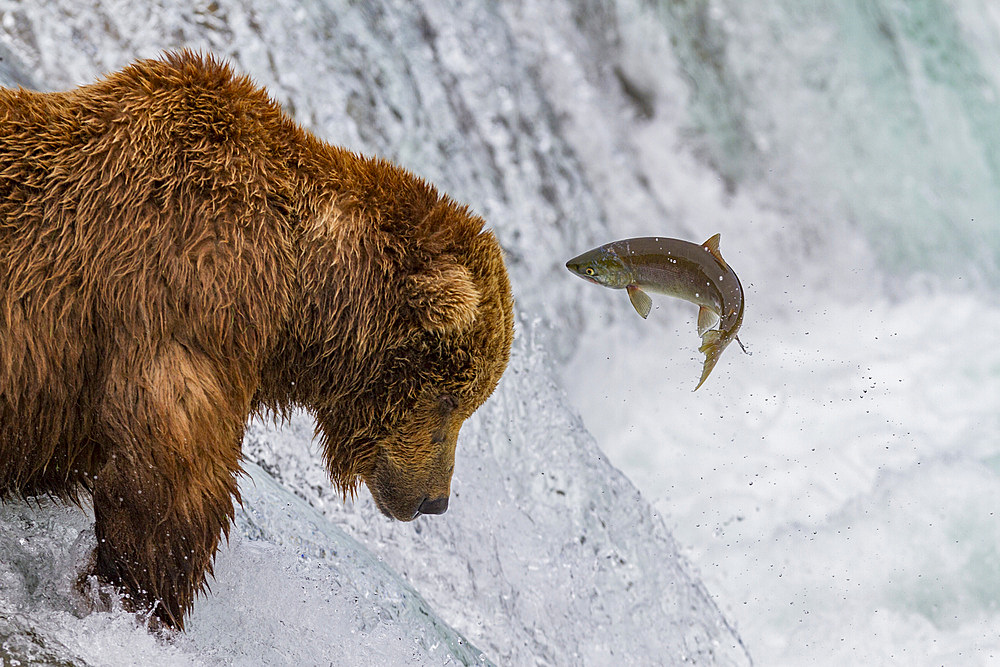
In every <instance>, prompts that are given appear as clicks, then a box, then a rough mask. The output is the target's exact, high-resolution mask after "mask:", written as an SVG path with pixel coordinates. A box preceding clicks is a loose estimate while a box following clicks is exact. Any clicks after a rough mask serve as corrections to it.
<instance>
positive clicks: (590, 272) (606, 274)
mask: <svg viewBox="0 0 1000 667" xmlns="http://www.w3.org/2000/svg"><path fill="white" fill-rule="evenodd" d="M566 268H567V269H569V270H570V271H572V272H573V273H575V274H576V275H578V276H580V277H581V278H583V279H584V280H589V281H590V282H592V283H596V284H598V285H603V286H604V287H611V288H615V289H621V288H624V287H627V286H628V285H630V284H632V282H633V278H632V272H631V271H629V269H628V267H627V266H625V263H624V262H623V261H622V259H621V257H619V256H618V253H616V252H615V251H614V249H613V248H609V247H607V246H601V247H600V248H594V249H593V250H588V251H587V252H585V253H583V254H582V255H579V256H577V257H574V258H573V259H571V260H569V261H568V262H566Z"/></svg>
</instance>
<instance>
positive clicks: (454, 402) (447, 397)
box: [438, 394, 458, 412]
mask: <svg viewBox="0 0 1000 667" xmlns="http://www.w3.org/2000/svg"><path fill="white" fill-rule="evenodd" d="M438 402H439V403H441V407H442V408H443V409H445V410H447V411H448V412H451V411H452V410H454V409H455V408H457V407H458V399H457V398H455V397H454V396H452V395H451V394H441V395H440V396H438Z"/></svg>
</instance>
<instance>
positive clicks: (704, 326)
mask: <svg viewBox="0 0 1000 667" xmlns="http://www.w3.org/2000/svg"><path fill="white" fill-rule="evenodd" d="M718 321H719V314H718V313H716V312H715V311H713V310H712V309H711V308H708V307H706V306H702V307H700V308H699V309H698V335H699V336H704V335H705V332H706V331H708V330H709V329H711V328H712V327H714V326H715V323H716V322H718Z"/></svg>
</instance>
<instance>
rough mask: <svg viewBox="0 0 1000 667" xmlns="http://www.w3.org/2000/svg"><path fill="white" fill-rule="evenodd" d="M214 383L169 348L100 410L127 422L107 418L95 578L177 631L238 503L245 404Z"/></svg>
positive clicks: (96, 493)
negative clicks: (106, 454)
mask: <svg viewBox="0 0 1000 667" xmlns="http://www.w3.org/2000/svg"><path fill="white" fill-rule="evenodd" d="M217 377H218V376H217V375H216V374H215V373H213V372H212V371H211V369H210V368H209V365H208V364H207V362H206V361H205V360H204V358H203V357H200V356H198V355H195V354H193V353H191V352H190V351H188V349H187V348H185V347H181V346H176V347H175V348H174V349H173V350H172V351H170V352H169V354H167V355H163V356H161V357H160V358H159V359H157V360H156V362H155V363H154V364H151V366H150V367H149V368H147V369H145V372H140V373H138V374H133V375H132V381H128V382H122V383H121V384H120V385H119V386H120V387H121V389H120V390H119V391H117V392H115V393H117V394H118V395H117V396H114V397H109V406H107V407H106V412H108V411H110V412H109V414H115V413H117V414H118V415H125V416H124V417H118V418H111V419H109V421H110V422H112V424H111V428H110V430H111V431H112V437H111V438H110V439H111V440H112V443H111V445H112V447H111V452H110V456H109V457H108V460H107V463H106V464H105V466H104V467H103V469H102V470H101V471H100V472H99V473H98V475H97V479H96V480H95V482H94V489H93V498H94V515H95V519H96V525H95V532H96V537H97V550H96V554H95V561H94V570H95V573H96V574H97V577H98V580H99V581H101V582H104V583H110V584H112V585H114V586H116V587H117V588H118V589H119V590H121V591H122V592H123V593H125V594H126V599H127V601H128V602H127V604H128V605H129V606H130V607H132V608H133V609H134V610H139V609H149V608H152V614H153V616H155V617H156V618H157V619H159V621H161V622H162V623H163V624H165V625H167V626H170V627H176V628H179V629H183V626H184V614H185V613H186V612H187V611H188V610H189V609H190V608H191V606H192V604H193V602H194V597H195V595H196V594H197V593H198V592H199V591H200V590H201V589H202V588H203V587H204V585H205V579H206V575H207V574H211V573H212V562H213V559H214V556H215V551H216V548H217V547H218V544H219V539H220V536H221V535H223V534H224V535H226V537H227V538H228V535H229V525H230V523H231V520H232V517H233V498H236V500H237V501H238V500H239V490H238V487H237V483H236V475H237V474H238V473H239V472H240V467H239V460H240V456H241V449H240V448H241V441H242V432H243V424H244V420H245V418H246V405H245V403H247V402H248V399H247V398H246V397H245V395H241V396H235V395H233V393H234V392H232V391H228V392H227V391H223V390H222V386H223V385H222V384H221V383H220V382H218V381H217V380H216V378H217ZM144 380H145V381H144ZM244 394H245V392H244ZM241 403H243V404H244V405H239V404H241Z"/></svg>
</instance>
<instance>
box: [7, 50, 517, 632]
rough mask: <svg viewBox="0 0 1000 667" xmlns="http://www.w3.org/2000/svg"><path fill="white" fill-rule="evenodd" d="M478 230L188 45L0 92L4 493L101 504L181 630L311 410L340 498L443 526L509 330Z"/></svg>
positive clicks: (110, 571)
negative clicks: (48, 85)
mask: <svg viewBox="0 0 1000 667" xmlns="http://www.w3.org/2000/svg"><path fill="white" fill-rule="evenodd" d="M482 226H483V221H482V219H480V218H478V217H476V216H474V215H472V214H471V213H470V212H469V211H468V210H467V209H466V208H464V207H461V206H458V205H456V204H455V203H454V202H452V201H451V200H450V199H448V198H447V197H445V196H442V195H439V194H438V193H437V192H436V191H435V190H434V188H432V187H431V186H430V185H428V184H427V183H425V182H423V181H421V180H420V179H418V178H416V177H414V176H413V175H411V174H409V173H407V172H406V171H404V170H402V169H400V168H398V167H395V166H393V165H391V164H389V163H388V162H385V161H382V160H376V159H369V158H364V157H360V156H358V155H355V154H352V153H350V152H347V151H345V150H342V149H339V148H336V147H334V146H330V145H328V144H325V143H322V142H320V141H319V140H317V139H316V138H315V137H313V136H312V135H310V134H309V133H307V132H305V131H303V130H302V129H300V128H299V127H297V126H296V125H295V124H294V123H293V122H292V121H291V120H290V119H289V118H288V117H287V116H285V115H284V114H283V113H282V111H281V109H280V108H279V107H278V105H277V104H276V103H274V102H273V101H272V100H271V99H269V97H268V96H267V94H266V93H265V92H264V91H263V90H261V89H260V88H258V87H257V86H255V85H254V84H253V83H252V82H251V81H250V80H249V79H247V78H245V77H240V76H235V75H234V74H233V73H232V72H231V70H230V69H229V68H228V66H226V65H223V64H220V63H218V62H216V61H214V60H212V59H209V58H203V57H200V56H197V55H194V54H191V53H188V52H184V53H179V54H173V55H168V56H166V57H165V58H164V59H163V60H157V61H143V62H139V63H137V64H135V65H133V66H131V67H128V68H127V69H125V70H123V71H121V72H118V73H116V74H113V75H111V76H110V77H108V78H106V79H104V80H102V81H99V82H97V83H95V84H93V85H89V86H85V87H81V88H78V89H76V90H73V91H70V92H63V93H47V94H42V93H36V92H30V91H27V90H23V89H20V90H3V89H0V499H3V498H4V497H11V496H31V495H37V494H49V495H53V496H59V497H63V498H68V499H70V500H77V499H78V498H79V495H78V494H79V493H81V492H89V493H90V494H92V496H93V504H94V514H95V517H96V533H97V550H96V554H95V559H94V571H95V573H96V574H97V576H98V578H99V580H100V581H103V582H108V583H112V584H114V585H116V586H118V587H119V588H120V589H121V590H122V591H123V592H125V593H126V594H127V595H128V597H129V598H130V599H131V600H132V601H133V603H134V604H135V606H136V608H144V607H145V608H148V607H150V606H152V607H153V608H154V614H155V615H156V616H157V617H159V619H161V620H162V621H163V622H164V623H166V624H168V625H173V626H177V627H183V618H184V614H185V612H186V611H187V610H188V609H189V608H190V606H191V604H192V602H193V599H194V596H195V594H196V593H197V592H198V591H199V590H201V589H202V587H203V585H204V583H205V577H206V573H210V572H211V569H212V560H213V556H214V553H215V550H216V547H217V545H218V542H219V539H220V534H223V533H225V534H228V530H229V524H230V521H231V519H232V517H233V499H234V498H235V499H237V500H238V498H239V496H238V490H237V483H236V475H237V474H238V473H239V471H240V458H241V451H240V444H241V439H242V435H243V430H244V425H245V423H246V420H247V418H248V416H249V415H251V414H252V413H255V412H263V411H272V412H275V413H277V414H279V415H283V414H287V412H288V410H289V409H290V408H291V407H293V406H304V407H305V408H307V409H308V410H310V411H311V412H312V413H313V414H314V415H315V417H316V420H317V424H318V433H319V436H320V438H321V441H322V446H323V451H324V454H325V457H326V462H327V464H328V468H329V471H330V475H331V478H332V480H333V481H334V482H335V483H336V484H337V485H338V486H339V487H340V488H341V489H342V490H343V491H344V492H345V493H350V492H353V491H354V489H355V488H356V485H357V483H358V482H359V481H363V482H365V484H366V485H367V486H368V487H369V489H370V490H371V492H372V495H373V496H374V498H375V501H376V503H377V504H378V506H379V508H380V509H381V510H382V511H383V512H384V513H386V514H387V515H389V516H392V517H395V518H397V519H400V520H409V519H412V518H413V517H414V516H416V515H417V514H418V513H419V512H418V510H419V508H420V507H421V503H422V502H424V501H425V500H437V501H439V502H438V504H437V506H436V508H437V510H438V511H441V502H440V501H442V500H443V499H447V497H448V494H449V489H450V483H451V473H452V469H453V465H454V453H455V441H456V438H457V435H458V429H459V427H460V426H461V423H462V421H463V420H464V419H465V418H467V417H468V416H469V415H470V414H471V413H472V412H473V411H474V410H475V409H476V408H477V407H478V406H479V405H480V404H482V402H483V401H484V400H486V398H487V397H488V396H489V394H490V393H491V392H492V391H493V389H494V387H495V386H496V384H497V382H498V380H499V378H500V376H501V374H502V373H503V371H504V369H505V368H506V364H507V360H508V355H509V351H510V345H511V340H512V336H513V318H512V302H511V296H510V286H509V283H508V280H507V274H506V270H505V268H504V265H503V260H502V256H501V251H500V248H499V246H498V244H497V242H496V240H495V239H494V237H493V236H492V234H490V233H489V232H484V231H483V230H482ZM424 507H425V508H427V507H434V505H433V504H432V505H424Z"/></svg>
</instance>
